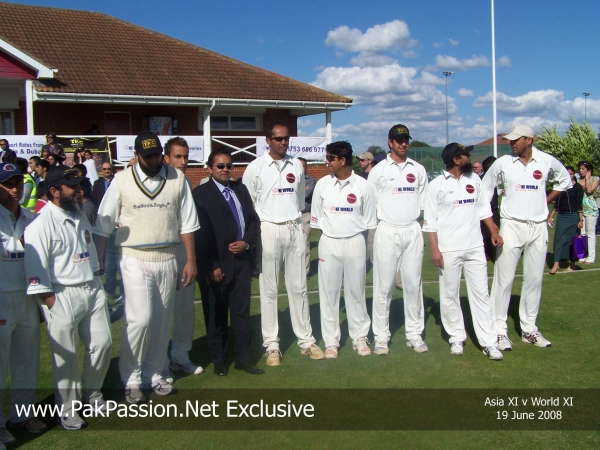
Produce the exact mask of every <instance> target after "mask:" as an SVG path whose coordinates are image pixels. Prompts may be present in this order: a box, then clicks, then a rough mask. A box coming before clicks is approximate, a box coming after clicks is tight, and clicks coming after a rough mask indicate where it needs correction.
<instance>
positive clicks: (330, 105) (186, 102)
mask: <svg viewBox="0 0 600 450" xmlns="http://www.w3.org/2000/svg"><path fill="white" fill-rule="evenodd" d="M34 100H35V101H38V102H39V101H50V102H68V103H72V102H74V103H77V102H80V103H126V104H145V105H179V106H209V105H213V104H214V105H215V106H222V107H234V106H237V107H240V106H241V107H244V106H246V107H260V108H279V109H292V110H293V109H303V110H321V111H325V110H329V111H338V110H345V109H348V108H350V107H352V106H353V104H352V103H337V102H308V101H307V102H300V101H290V100H254V99H232V98H200V97H166V96H146V95H111V94H75V93H66V92H43V91H35V98H34Z"/></svg>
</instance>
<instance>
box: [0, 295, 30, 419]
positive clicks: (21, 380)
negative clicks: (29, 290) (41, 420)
mask: <svg viewBox="0 0 600 450" xmlns="http://www.w3.org/2000/svg"><path fill="white" fill-rule="evenodd" d="M9 369H10V374H11V377H10V420H11V422H14V423H18V422H22V421H24V420H27V419H29V418H31V417H33V416H34V414H33V412H31V411H30V413H29V414H28V415H22V416H18V415H17V409H16V407H15V405H34V404H35V403H36V401H37V395H36V389H37V385H38V375H39V372H40V315H39V312H38V305H37V301H36V298H35V297H34V296H32V295H27V294H26V293H25V290H23V291H12V292H0V427H1V426H3V425H4V423H5V422H6V416H5V415H4V413H3V407H2V405H3V400H4V386H5V385H6V374H7V372H8V370H9Z"/></svg>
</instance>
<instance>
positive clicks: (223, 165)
mask: <svg viewBox="0 0 600 450" xmlns="http://www.w3.org/2000/svg"><path fill="white" fill-rule="evenodd" d="M214 167H216V168H217V169H219V170H223V169H224V168H225V167H227V168H228V169H229V170H231V168H232V167H233V164H232V163H227V164H224V163H219V164H215V165H214Z"/></svg>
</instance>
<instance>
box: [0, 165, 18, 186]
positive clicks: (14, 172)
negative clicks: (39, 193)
mask: <svg viewBox="0 0 600 450" xmlns="http://www.w3.org/2000/svg"><path fill="white" fill-rule="evenodd" d="M22 176H23V174H22V173H21V171H20V170H19V168H18V167H17V166H16V165H14V164H13V163H4V164H0V183H4V182H5V181H6V180H8V179H9V178H12V177H22Z"/></svg>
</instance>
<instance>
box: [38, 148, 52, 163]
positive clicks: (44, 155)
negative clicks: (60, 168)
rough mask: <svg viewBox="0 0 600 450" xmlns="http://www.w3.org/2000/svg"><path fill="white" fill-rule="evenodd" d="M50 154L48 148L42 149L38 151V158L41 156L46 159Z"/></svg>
mask: <svg viewBox="0 0 600 450" xmlns="http://www.w3.org/2000/svg"><path fill="white" fill-rule="evenodd" d="M49 154H50V152H49V151H48V150H42V151H41V152H40V158H42V159H43V160H46V161H47V160H48V155H49Z"/></svg>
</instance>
